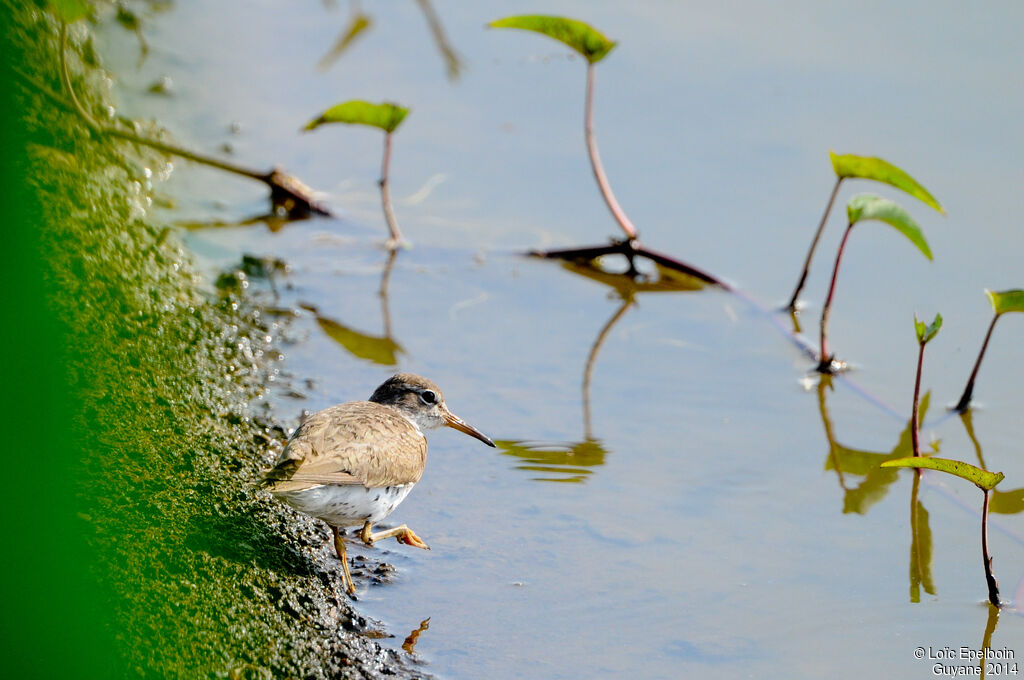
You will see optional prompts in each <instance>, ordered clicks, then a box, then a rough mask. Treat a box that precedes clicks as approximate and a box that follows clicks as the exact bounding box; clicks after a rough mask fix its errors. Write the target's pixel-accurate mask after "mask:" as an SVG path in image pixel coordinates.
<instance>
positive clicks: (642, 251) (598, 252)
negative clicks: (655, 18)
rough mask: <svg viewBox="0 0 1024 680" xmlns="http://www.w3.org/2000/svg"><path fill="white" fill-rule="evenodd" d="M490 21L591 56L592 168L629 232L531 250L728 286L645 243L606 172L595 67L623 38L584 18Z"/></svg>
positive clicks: (587, 126) (587, 122) (586, 124)
mask: <svg viewBox="0 0 1024 680" xmlns="http://www.w3.org/2000/svg"><path fill="white" fill-rule="evenodd" d="M488 26H489V27H491V28H515V29H520V30H524V31H533V32H535V33H540V34H541V35H546V36H548V37H549V38H553V39H554V40H557V41H559V42H561V43H564V44H565V45H568V46H569V47H571V48H572V49H573V50H575V51H576V52H577V53H578V54H579V55H580V56H582V57H583V58H584V59H585V60H586V61H587V91H586V99H585V104H584V114H583V134H584V137H585V139H586V143H587V153H588V155H589V157H590V167H591V170H593V173H594V179H596V180H597V186H598V189H600V191H601V196H602V198H604V201H605V204H606V205H607V206H608V210H609V211H610V212H611V214H612V217H614V218H615V221H616V222H617V223H618V225H619V227H620V228H621V229H622V231H623V232H624V233H625V235H626V237H625V239H622V240H613V241H612V243H611V244H610V245H599V246H586V247H582V248H568V249H564V250H550V251H537V250H534V251H530V254H531V255H534V256H536V257H545V258H553V259H560V260H569V261H577V262H578V261H591V260H596V259H597V258H599V257H602V256H604V255H622V256H624V257H625V258H626V260H627V261H628V263H629V269H628V271H627V274H629V275H630V276H636V275H637V274H638V272H637V270H636V267H635V265H634V258H635V257H637V256H639V257H644V258H646V259H648V260H650V261H651V262H653V263H654V264H655V266H656V267H657V268H658V271H659V273H663V274H668V273H670V272H678V273H681V274H683V275H684V276H685V277H689V278H690V279H695V280H696V281H695V284H696V285H703V284H709V283H710V284H714V285H718V286H721V287H723V288H729V286H728V285H727V284H726V283H724V282H723V281H721V280H719V279H718V278H716V277H714V276H712V275H711V274H708V273H707V272H704V271H701V270H700V269H698V268H696V267H694V266H692V265H689V264H686V263H685V262H681V261H679V260H677V259H675V258H673V257H670V256H668V255H665V254H663V253H659V252H656V251H653V250H651V249H649V248H647V247H645V246H643V245H641V244H640V241H639V240H638V238H637V235H638V234H637V229H636V227H635V226H633V222H632V221H631V220H630V219H629V217H628V216H627V215H626V212H625V210H623V209H622V206H621V205H619V201H618V199H616V198H615V194H614V193H613V192H612V188H611V184H610V183H609V182H608V176H607V174H605V171H604V165H603V164H602V163H601V155H600V153H599V152H598V149H597V137H596V136H595V134H594V81H595V70H594V66H595V65H596V64H597V63H598V62H599V61H601V60H602V59H604V58H605V57H606V56H608V53H609V52H611V51H612V49H614V47H615V46H616V45H617V44H618V43H617V42H615V41H614V40H609V39H608V38H607V37H605V36H604V35H603V34H602V33H601V32H599V31H598V30H597V29H595V28H593V27H592V26H590V25H588V24H586V23H584V22H582V21H579V20H576V19H568V18H565V17H556V16H545V15H539V14H530V15H521V16H511V17H505V18H504V19H498V20H496V21H492V22H491V23H489V24H488Z"/></svg>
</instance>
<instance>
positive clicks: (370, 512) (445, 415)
mask: <svg viewBox="0 0 1024 680" xmlns="http://www.w3.org/2000/svg"><path fill="white" fill-rule="evenodd" d="M442 425H446V426H448V427H451V428H454V429H456V430H459V431H461V432H465V433H466V434H468V435H470V436H472V437H476V438H477V439H479V440H480V441H482V442H483V443H485V444H487V445H488V446H494V442H492V441H491V440H490V439H489V438H488V437H487V436H486V435H484V434H483V433H482V432H480V431H479V430H477V429H476V428H475V427H473V426H472V425H469V424H468V423H466V422H465V421H463V420H462V419H461V418H459V417H457V416H456V415H455V414H453V413H452V412H451V411H449V410H448V406H447V405H445V403H444V396H443V395H442V394H441V390H440V389H438V387H437V385H435V384H434V383H433V382H431V381H430V380H427V379H426V378H423V377H421V376H418V375H414V374H412V373H399V374H397V375H394V376H392V377H390V378H388V379H387V380H386V381H384V383H383V384H382V385H381V386H380V387H378V388H377V389H376V390H375V391H374V393H373V395H372V396H371V397H370V400H369V401H350V402H347V403H344V404H339V405H337V406H331V407H330V408H326V409H324V410H323V411H319V412H318V413H315V414H313V415H312V416H310V417H308V418H307V419H306V420H305V421H303V423H302V424H301V425H300V426H299V428H298V429H297V430H296V431H295V434H293V435H292V437H291V439H290V440H288V444H287V445H286V446H285V448H284V450H283V451H282V452H281V455H280V457H279V458H278V460H277V464H276V465H275V466H274V469H273V470H271V471H270V472H269V473H268V474H267V476H266V478H265V480H264V486H265V488H267V489H268V490H269V491H270V492H271V493H272V494H274V495H275V496H277V497H278V498H280V499H281V500H283V501H284V502H285V503H288V504H289V505H291V506H292V507H293V508H295V509H296V510H298V511H300V512H303V513H305V514H307V515H310V516H312V517H316V518H318V519H321V520H323V521H324V522H326V523H327V525H328V526H329V527H330V528H331V531H332V532H333V534H334V549H335V551H336V552H337V553H338V558H339V559H340V560H341V565H342V569H343V574H344V580H345V589H346V590H347V591H348V593H349V594H350V595H351V594H353V593H355V585H354V584H353V583H352V575H351V573H349V569H348V561H347V559H346V554H345V541H344V537H343V536H342V534H341V531H340V529H343V528H345V527H351V526H359V525H362V529H361V530H360V531H359V538H360V539H361V540H362V541H363V543H365V544H367V545H372V544H373V543H374V542H376V541H380V540H382V539H385V538H395V539H396V540H397V541H398V542H399V543H405V544H408V545H411V546H415V547H417V548H424V549H429V548H427V544H426V543H424V542H423V540H422V539H420V537H419V536H417V535H416V534H415V533H414V532H413V531H412V529H410V528H409V527H407V526H405V525H404V524H402V525H401V526H397V527H395V528H393V529H387V530H385V531H378V532H372V531H371V530H372V528H373V525H374V524H375V523H377V522H379V521H381V520H382V519H384V518H385V517H387V516H388V515H390V514H391V511H392V510H394V509H395V508H396V507H398V504H399V503H401V502H402V501H403V500H404V499H405V497H406V496H407V495H409V492H410V491H412V487H413V486H414V485H415V484H416V482H418V481H419V480H420V477H421V476H422V475H423V467H424V466H425V465H426V462H427V439H426V437H424V436H423V432H422V430H421V428H430V429H433V428H437V427H441V426H442Z"/></svg>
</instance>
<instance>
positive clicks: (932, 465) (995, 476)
mask: <svg viewBox="0 0 1024 680" xmlns="http://www.w3.org/2000/svg"><path fill="white" fill-rule="evenodd" d="M882 467H910V468H928V469H929V470H938V471H939V472H947V473H949V474H951V475H956V476H957V477H960V478H962V479H966V480H967V481H968V482H971V483H973V484H974V485H975V486H977V487H978V488H979V489H981V490H982V491H990V490H992V489H994V488H995V486H996V484H998V483H999V482H1001V481H1003V473H1002V472H988V471H987V470H982V469H981V468H979V467H975V466H973V465H971V464H970V463H963V462H961V461H959V460H949V459H947V458H932V457H928V456H916V457H914V456H911V457H910V458H897V459H896V460H887V461H886V462H884V463H882Z"/></svg>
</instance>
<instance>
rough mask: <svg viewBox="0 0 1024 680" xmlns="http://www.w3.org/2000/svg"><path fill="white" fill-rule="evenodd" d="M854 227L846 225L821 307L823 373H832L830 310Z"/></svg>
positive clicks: (820, 363) (819, 365)
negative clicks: (829, 329) (829, 327)
mask: <svg viewBox="0 0 1024 680" xmlns="http://www.w3.org/2000/svg"><path fill="white" fill-rule="evenodd" d="M852 229H853V225H852V224H848V225H847V226H846V231H845V232H843V240H842V241H840V242H839V250H837V251H836V263H835V266H834V267H833V268H832V283H830V284H829V287H828V295H827V296H826V297H825V306H824V307H822V308H821V356H820V357H819V360H820V362H819V364H818V370H819V371H821V372H822V373H830V372H831V369H830V366H831V363H832V356H831V355H830V354H829V352H828V331H827V327H828V316H829V312H831V311H832V296H833V295H834V294H835V292H836V281H837V280H838V278H839V263H840V262H841V261H842V259H843V251H844V250H845V249H846V240H847V239H848V238H850V231H851V230H852Z"/></svg>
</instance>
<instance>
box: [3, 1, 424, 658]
mask: <svg viewBox="0 0 1024 680" xmlns="http://www.w3.org/2000/svg"><path fill="white" fill-rule="evenodd" d="M2 4H3V7H2V11H3V15H4V18H5V19H6V21H5V29H6V31H7V35H6V36H5V40H6V44H5V45H4V48H5V53H4V58H5V61H7V62H8V63H9V64H10V65H11V67H12V70H11V71H10V72H9V73H5V75H7V78H6V79H5V82H4V84H5V85H6V84H7V83H6V80H10V86H9V87H5V88H4V92H5V103H7V102H6V100H7V99H12V100H13V101H12V102H11V106H7V107H5V113H6V114H7V115H8V119H7V120H5V121H4V122H5V123H6V125H5V140H4V141H5V143H6V146H7V148H9V149H11V154H10V156H9V158H8V161H7V163H6V164H5V166H6V167H5V171H7V175H8V176H5V179H6V180H8V181H7V182H6V183H5V186H6V187H7V188H8V189H9V190H12V195H15V194H16V195H17V196H18V201H17V205H16V206H12V207H10V208H9V209H8V210H9V215H10V219H9V220H8V224H7V225H6V228H5V231H6V232H7V242H8V244H9V245H11V246H13V247H12V248H8V249H5V250H6V252H5V265H9V266H5V271H4V287H5V290H7V291H9V292H11V291H16V293H15V294H14V295H13V296H9V297H13V298H14V301H13V302H12V303H11V305H10V307H9V308H8V310H7V312H8V314H7V317H8V318H7V322H8V324H7V325H9V326H11V327H12V328H15V329H16V330H17V331H18V333H17V334H12V333H11V332H6V333H5V336H6V338H7V340H8V341H11V340H12V339H13V340H14V343H15V344H14V345H13V346H12V349H13V351H14V352H17V353H18V354H12V353H11V349H9V351H8V354H7V359H8V362H9V363H14V364H17V365H16V366H13V367H12V370H11V371H9V376H10V379H9V381H8V389H7V390H5V392H7V394H6V395H5V402H7V401H9V402H10V403H5V406H4V408H3V411H4V413H5V414H7V416H8V417H9V418H10V419H11V423H10V424H9V427H8V428H7V431H9V432H11V433H12V437H11V440H10V446H11V448H10V449H9V463H10V464H14V465H17V466H18V468H19V469H18V470H17V471H16V473H15V476H14V480H13V482H10V484H12V485H14V486H16V487H17V489H16V490H15V492H14V493H13V494H12V496H11V498H10V499H9V501H10V500H13V501H14V502H13V503H12V505H17V506H18V507H19V512H18V514H17V515H16V516H15V517H16V519H14V522H13V523H16V524H18V525H19V529H20V531H18V530H16V531H14V532H11V533H12V538H11V542H10V543H9V545H8V547H9V552H10V554H12V555H21V556H22V558H23V560H24V561H23V562H20V563H19V562H18V561H17V558H10V557H9V559H14V562H13V563H12V564H8V565H7V568H6V569H7V571H6V572H5V573H4V581H5V588H4V590H5V595H7V596H8V597H7V599H8V602H10V603H11V607H10V609H9V611H8V613H7V614H5V615H4V623H3V625H4V629H3V632H4V633H9V634H6V635H5V636H4V637H5V647H8V649H6V650H5V652H6V653H5V657H6V659H7V660H6V661H5V664H6V666H5V669H6V670H7V671H8V672H9V673H13V675H12V677H14V676H17V675H22V676H33V677H50V676H62V677H123V676H134V675H138V676H156V677H189V678H196V677H223V678H247V677H311V678H316V677H354V678H359V677H382V676H385V675H386V676H389V677H394V676H400V677H404V676H408V675H410V674H414V671H411V670H410V669H408V668H407V667H405V666H403V664H402V663H401V660H400V658H399V657H398V655H397V654H396V653H395V652H393V651H388V650H384V649H382V648H381V647H380V646H379V645H377V643H375V642H373V641H370V640H368V639H367V638H366V637H365V636H363V635H361V634H360V632H361V631H362V630H364V629H365V628H366V627H367V624H366V622H365V621H364V620H362V619H361V617H359V616H358V614H356V613H354V612H353V611H352V610H351V608H350V606H349V604H348V601H347V600H346V599H345V598H344V597H343V596H342V595H341V592H340V589H339V588H337V577H338V573H337V571H338V565H337V563H336V560H335V559H334V558H332V557H331V556H330V555H329V554H328V553H327V552H326V551H325V550H324V548H323V545H324V542H325V538H326V534H325V533H324V529H323V528H322V527H320V526H318V525H317V524H316V523H314V522H312V521H309V520H307V519H305V518H302V517H298V516H296V515H295V514H294V513H292V512H291V511H289V510H287V509H285V508H284V507H283V506H280V505H279V504H277V503H275V502H274V501H273V500H272V499H270V498H269V497H268V496H266V495H265V494H263V493H260V492H257V491H255V490H254V482H255V480H257V479H258V478H259V476H260V471H261V469H264V468H266V467H268V464H269V460H270V459H271V458H272V456H273V450H272V449H273V444H274V441H275V439H277V438H279V434H278V432H279V431H275V430H274V428H273V427H271V426H270V425H269V424H268V423H265V422H257V419H254V418H253V417H252V408H251V404H252V403H253V402H254V400H257V399H258V398H259V396H260V394H261V393H262V391H263V389H264V385H265V380H266V376H267V374H268V371H270V370H271V369H272V366H273V362H274V361H275V357H276V356H277V353H276V351H275V349H274V343H275V341H276V332H277V330H278V329H277V327H276V326H275V324H274V323H273V322H268V321H265V320H264V315H263V314H262V313H261V310H260V308H259V306H258V305H257V304H254V303H253V302H252V301H251V300H246V299H245V298H244V297H240V295H239V294H237V292H236V294H230V293H222V294H218V293H217V292H215V291H214V290H213V287H212V286H210V285H208V284H205V283H204V282H203V281H202V280H201V278H200V277H199V276H198V275H197V274H196V273H195V270H194V268H193V266H192V265H191V263H190V261H189V258H188V254H187V253H186V252H184V250H183V249H182V247H181V245H180V243H179V242H178V241H177V240H176V238H175V236H174V233H173V232H171V233H168V231H167V230H166V229H165V228H163V227H162V225H159V224H156V223H154V221H153V220H152V218H151V217H149V216H148V214H147V209H148V206H149V203H150V201H151V199H152V195H151V194H152V187H151V186H150V181H151V178H152V174H153V173H152V172H151V171H150V170H149V169H153V168H159V167H161V166H162V165H163V163H164V162H165V160H166V159H164V158H162V157H160V156H159V155H149V156H146V155H141V154H146V153H149V152H145V151H140V150H138V149H134V148H132V147H131V146H129V145H127V144H125V143H115V142H112V141H110V140H106V139H102V138H97V137H96V136H95V135H91V134H90V133H89V131H88V129H87V128H86V127H85V126H84V125H82V124H81V122H80V121H79V120H78V119H77V118H76V116H75V114H74V112H73V111H72V110H71V109H70V108H69V107H67V106H66V105H64V104H63V102H62V99H61V86H60V82H59V80H58V78H57V62H58V60H57V52H56V50H57V45H58V40H57V35H58V26H57V24H56V23H55V21H54V19H53V18H52V17H51V16H50V15H48V14H47V13H46V12H45V11H42V10H40V9H38V8H35V7H32V6H31V5H29V6H27V7H26V6H23V5H22V4H19V3H8V2H4V3H2ZM74 28H75V29H76V30H74V31H72V32H71V37H72V40H71V43H72V45H71V48H70V49H71V51H72V52H73V54H69V57H70V59H69V61H70V65H71V70H72V79H73V82H74V84H75V87H76V91H77V92H78V94H79V97H81V98H82V99H83V100H84V102H85V104H86V105H87V106H88V107H89V108H90V109H91V110H96V111H102V110H103V108H104V107H105V106H106V102H104V101H102V98H101V95H100V94H99V93H101V92H102V82H103V79H104V74H103V72H102V71H100V70H99V68H98V67H94V66H92V65H90V63H89V62H90V59H83V58H82V54H83V50H84V51H85V52H86V53H88V52H89V48H88V44H89V43H88V40H89V38H88V32H87V30H84V29H85V27H84V26H82V25H81V22H79V25H76V26H75V27H74ZM154 132H157V131H155V130H154ZM8 133H9V134H8ZM12 142H13V143H12ZM15 190H16V191H15ZM15 260H17V262H15ZM8 330H9V331H10V330H11V329H8ZM14 335H17V337H14ZM44 501H45V502H44ZM41 506H42V507H41ZM26 572H28V573H26ZM7 590H10V593H7V592H6V591H7ZM15 671H19V672H15Z"/></svg>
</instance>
